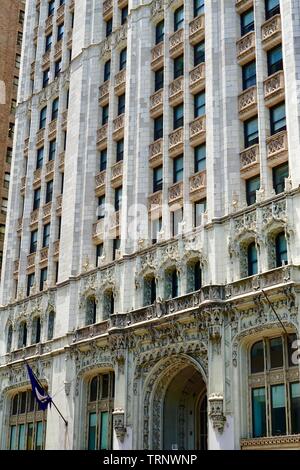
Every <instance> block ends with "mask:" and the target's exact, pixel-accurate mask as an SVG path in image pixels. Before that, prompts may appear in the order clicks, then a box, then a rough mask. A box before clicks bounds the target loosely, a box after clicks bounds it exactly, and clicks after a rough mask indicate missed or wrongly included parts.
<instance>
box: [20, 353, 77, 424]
mask: <svg viewBox="0 0 300 470" xmlns="http://www.w3.org/2000/svg"><path fill="white" fill-rule="evenodd" d="M24 362H25V364H26V365H27V366H29V364H28V362H27V361H26V359H24ZM31 370H32V369H31ZM32 374H33V375H34V377H35V379H36V381H37V383H38V384H39V386H40V387H41V388H42V389H43V390H45V389H44V387H43V385H42V384H41V382H40V381H39V379H38V377H37V376H36V375H35V373H34V372H33V370H32ZM47 395H48V397H49V398H51V397H50V395H49V394H47ZM50 403H52V405H53V406H54V408H55V409H56V411H57V412H58V414H59V415H60V417H61V418H62V419H63V421H64V423H65V426H66V427H67V426H68V421H67V420H66V419H65V418H64V417H63V415H62V414H61V412H60V411H59V409H58V408H57V406H56V404H55V403H54V401H53V400H52V398H51V402H50Z"/></svg>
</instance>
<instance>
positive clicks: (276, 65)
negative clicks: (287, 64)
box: [268, 44, 283, 75]
mask: <svg viewBox="0 0 300 470" xmlns="http://www.w3.org/2000/svg"><path fill="white" fill-rule="evenodd" d="M279 70H283V61H282V45H281V44H279V46H276V47H274V48H273V49H271V50H270V51H268V75H272V74H273V73H276V72H278V71H279Z"/></svg>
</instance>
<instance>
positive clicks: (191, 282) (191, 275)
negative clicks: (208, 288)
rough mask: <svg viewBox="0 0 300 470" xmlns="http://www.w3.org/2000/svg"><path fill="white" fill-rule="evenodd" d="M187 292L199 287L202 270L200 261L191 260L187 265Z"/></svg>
mask: <svg viewBox="0 0 300 470" xmlns="http://www.w3.org/2000/svg"><path fill="white" fill-rule="evenodd" d="M187 281H188V292H194V291H197V290H199V289H201V286H202V272H201V265H200V261H199V260H197V261H192V262H190V263H188V265H187Z"/></svg>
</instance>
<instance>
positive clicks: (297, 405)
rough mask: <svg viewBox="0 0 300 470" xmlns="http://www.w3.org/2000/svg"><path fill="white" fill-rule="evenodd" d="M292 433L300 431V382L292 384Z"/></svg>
mask: <svg viewBox="0 0 300 470" xmlns="http://www.w3.org/2000/svg"><path fill="white" fill-rule="evenodd" d="M290 396H291V417H292V434H299V433H300V383H299V382H295V383H291V384H290Z"/></svg>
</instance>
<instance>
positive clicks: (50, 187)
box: [45, 180, 53, 204]
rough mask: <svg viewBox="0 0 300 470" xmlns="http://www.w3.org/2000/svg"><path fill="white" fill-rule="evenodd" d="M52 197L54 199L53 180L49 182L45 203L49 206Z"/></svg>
mask: <svg viewBox="0 0 300 470" xmlns="http://www.w3.org/2000/svg"><path fill="white" fill-rule="evenodd" d="M52 197H53V180H51V181H48V182H47V185H46V198H45V203H46V204H48V202H51V201H52Z"/></svg>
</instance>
